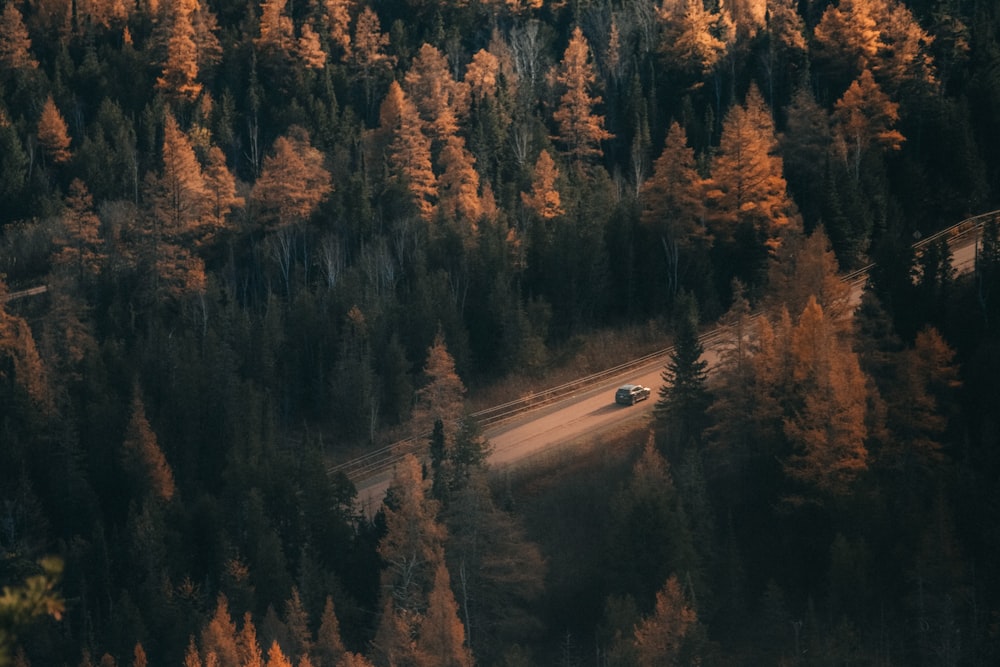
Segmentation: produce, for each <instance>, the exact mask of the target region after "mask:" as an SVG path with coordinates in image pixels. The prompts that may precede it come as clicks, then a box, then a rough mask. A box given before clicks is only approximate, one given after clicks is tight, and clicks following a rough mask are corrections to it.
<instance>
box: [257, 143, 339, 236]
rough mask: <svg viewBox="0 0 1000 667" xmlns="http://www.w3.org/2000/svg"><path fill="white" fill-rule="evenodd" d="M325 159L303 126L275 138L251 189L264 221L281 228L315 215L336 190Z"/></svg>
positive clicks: (268, 225)
mask: <svg viewBox="0 0 1000 667" xmlns="http://www.w3.org/2000/svg"><path fill="white" fill-rule="evenodd" d="M323 162H324V157H323V153H321V152H320V151H319V150H317V149H316V148H314V147H313V146H312V144H311V143H310V140H309V134H308V132H306V131H305V130H304V129H302V128H301V127H297V126H296V127H292V128H290V129H289V132H288V134H287V135H284V136H281V137H278V138H277V139H276V140H275V142H274V146H273V147H272V148H271V152H270V153H269V154H268V155H267V156H266V157H265V158H264V164H263V168H262V170H261V173H260V176H259V177H258V178H257V182H256V183H254V186H253V190H252V192H251V198H252V199H253V201H254V202H255V203H256V204H257V206H258V215H259V218H260V221H261V222H262V224H264V225H265V226H266V227H268V228H270V229H282V228H285V227H288V226H290V225H292V224H294V223H297V222H301V221H303V220H305V219H307V218H308V217H309V216H310V215H312V214H313V212H314V211H315V210H316V207H317V206H319V204H320V202H322V201H323V200H324V199H325V198H326V196H327V195H328V194H329V193H330V192H331V191H332V190H333V180H332V177H331V175H330V172H329V171H327V169H326V167H324V166H323Z"/></svg>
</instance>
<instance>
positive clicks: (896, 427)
mask: <svg viewBox="0 0 1000 667" xmlns="http://www.w3.org/2000/svg"><path fill="white" fill-rule="evenodd" d="M895 366H896V376H897V377H896V382H895V386H894V387H893V390H892V391H891V392H888V393H887V395H886V396H885V399H886V401H887V402H888V417H889V418H888V421H889V428H890V432H891V434H892V437H891V438H890V439H889V441H888V442H886V443H885V446H884V447H883V448H882V450H881V451H880V452H879V464H880V465H881V466H882V467H884V468H889V469H892V470H895V471H906V472H912V471H914V470H930V469H933V467H934V466H935V465H938V464H940V462H941V461H942V460H943V459H944V452H943V447H944V443H943V442H942V437H943V436H944V434H945V430H946V428H947V426H948V418H949V417H950V416H951V408H952V407H953V401H954V400H955V398H956V393H957V392H958V390H959V389H960V388H961V384H962V383H961V378H960V376H959V369H958V366H957V365H956V364H955V352H954V350H952V349H951V347H949V345H948V343H947V342H946V341H945V340H944V338H942V337H941V334H940V333H938V331H937V330H936V329H934V328H933V327H925V328H924V329H921V330H920V332H918V333H917V337H916V339H915V340H914V342H913V347H911V348H909V349H906V350H903V351H902V352H901V353H899V354H898V359H897V360H896V363H895Z"/></svg>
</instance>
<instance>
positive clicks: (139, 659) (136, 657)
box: [132, 643, 149, 667]
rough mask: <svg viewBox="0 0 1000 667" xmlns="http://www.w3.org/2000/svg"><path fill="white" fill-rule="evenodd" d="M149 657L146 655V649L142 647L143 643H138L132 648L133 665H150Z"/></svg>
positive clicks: (139, 666) (144, 666)
mask: <svg viewBox="0 0 1000 667" xmlns="http://www.w3.org/2000/svg"><path fill="white" fill-rule="evenodd" d="M148 666H149V659H148V658H147V657H146V649H144V648H143V647H142V644H141V643H136V645H135V648H134V649H132V667H148Z"/></svg>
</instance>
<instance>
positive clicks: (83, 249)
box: [56, 178, 102, 278]
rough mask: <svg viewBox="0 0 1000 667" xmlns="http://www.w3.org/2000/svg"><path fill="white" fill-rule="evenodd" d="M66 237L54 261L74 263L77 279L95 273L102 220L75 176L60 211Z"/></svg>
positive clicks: (61, 242)
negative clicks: (61, 211) (64, 205)
mask: <svg viewBox="0 0 1000 667" xmlns="http://www.w3.org/2000/svg"><path fill="white" fill-rule="evenodd" d="M62 223H63V228H64V229H65V236H64V237H63V238H61V239H59V245H60V246H62V248H61V250H60V251H59V254H58V255H57V256H56V261H57V262H58V263H59V264H63V265H67V266H74V267H76V270H77V272H78V275H79V277H80V278H83V276H84V275H85V274H91V275H96V274H97V272H98V271H99V270H100V267H101V260H102V252H101V220H100V218H98V217H97V214H96V213H94V199H93V197H91V195H90V192H89V191H88V190H87V186H86V185H85V184H84V182H83V181H81V180H80V179H78V178H74V179H73V181H72V182H71V183H70V184H69V194H68V195H67V196H66V208H65V210H64V211H63V214H62Z"/></svg>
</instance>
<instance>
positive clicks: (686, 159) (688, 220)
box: [639, 123, 708, 290]
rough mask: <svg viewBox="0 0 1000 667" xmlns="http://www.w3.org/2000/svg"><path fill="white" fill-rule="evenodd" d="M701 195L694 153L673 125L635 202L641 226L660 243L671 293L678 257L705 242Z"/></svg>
mask: <svg viewBox="0 0 1000 667" xmlns="http://www.w3.org/2000/svg"><path fill="white" fill-rule="evenodd" d="M703 193H704V180H703V179H702V178H701V176H700V175H699V174H698V170H697V164H696V162H695V157H694V150H693V149H691V148H690V147H689V146H688V145H687V134H686V133H685V132H684V129H683V128H682V127H681V126H680V125H679V124H678V123H673V124H672V125H671V126H670V130H669V132H668V133H667V137H666V140H665V142H664V146H663V152H662V153H660V156H659V157H658V158H657V159H656V162H654V163H653V176H652V177H651V178H650V179H649V180H647V181H646V182H645V183H643V184H642V187H641V189H640V191H639V199H640V201H641V203H642V213H641V218H640V219H641V220H642V224H643V225H645V226H646V227H647V228H649V229H650V230H651V231H652V232H653V233H654V234H655V235H656V236H657V237H658V238H659V239H660V240H661V241H662V243H663V247H664V251H665V252H666V254H667V268H668V279H669V284H670V286H671V287H672V288H673V289H674V290H676V289H677V288H678V287H679V284H680V277H679V275H678V271H679V267H680V255H681V253H682V252H683V253H686V252H688V251H690V250H692V249H694V248H695V247H696V246H698V245H702V244H707V242H708V231H707V230H706V229H705V224H704V217H705V205H704V203H703V200H702V197H703Z"/></svg>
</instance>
